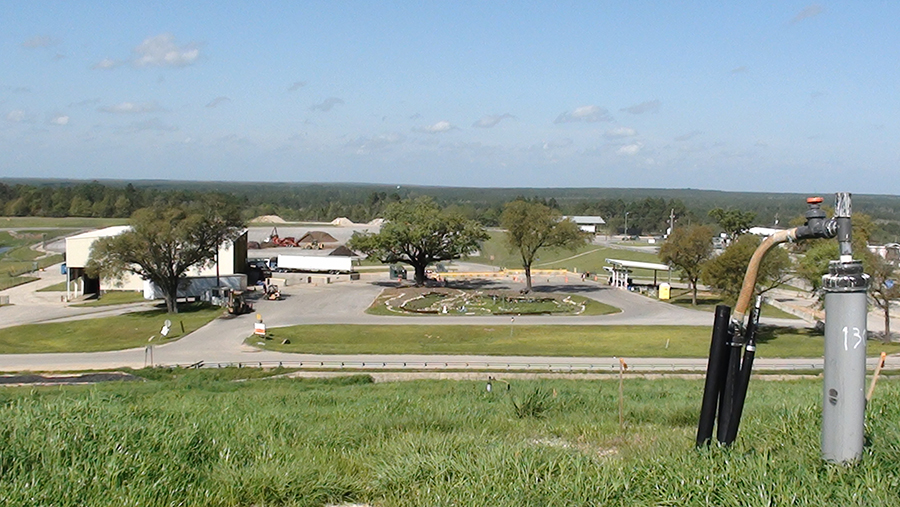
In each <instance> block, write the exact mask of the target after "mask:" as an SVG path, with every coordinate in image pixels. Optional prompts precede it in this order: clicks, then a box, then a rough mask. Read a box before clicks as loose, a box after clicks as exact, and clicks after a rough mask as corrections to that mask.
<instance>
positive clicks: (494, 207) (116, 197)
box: [0, 179, 900, 243]
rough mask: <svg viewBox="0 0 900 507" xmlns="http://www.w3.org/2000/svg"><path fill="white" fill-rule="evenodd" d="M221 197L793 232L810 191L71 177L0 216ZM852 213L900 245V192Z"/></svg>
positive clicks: (306, 215)
mask: <svg viewBox="0 0 900 507" xmlns="http://www.w3.org/2000/svg"><path fill="white" fill-rule="evenodd" d="M210 193H216V194H222V195H226V196H228V197H229V199H230V200H232V201H233V202H234V203H235V205H237V206H238V207H239V208H240V209H241V212H242V214H243V216H244V217H245V218H247V219H250V218H253V217H256V216H260V215H278V216H280V217H282V218H284V219H285V220H288V221H331V220H333V219H335V218H337V217H347V218H349V219H350V220H352V221H354V222H368V221H369V220H372V219H373V218H377V217H379V216H380V215H381V214H382V212H383V210H384V208H385V206H387V205H388V204H389V203H391V202H392V201H397V200H400V199H405V198H409V197H418V196H423V195H427V196H431V197H432V198H433V199H434V200H435V201H436V202H438V203H439V204H440V205H441V206H443V207H445V208H448V209H452V210H454V211H457V212H460V213H462V214H463V215H465V216H466V217H468V218H471V219H475V220H478V221H479V222H481V223H482V224H484V225H485V226H488V227H493V226H497V225H498V223H499V218H500V212H501V211H502V209H503V205H504V204H505V203H506V202H509V201H511V200H514V199H530V200H538V201H540V202H543V203H545V204H547V205H548V206H551V207H553V208H556V209H558V210H559V211H560V212H561V213H563V214H566V215H599V216H601V217H603V219H604V220H606V221H607V224H608V229H609V231H610V233H618V234H621V233H623V232H625V231H624V225H625V214H626V212H627V213H628V233H629V234H659V233H662V232H664V231H665V230H666V228H667V227H668V222H669V217H670V215H672V214H673V213H674V216H675V220H676V222H675V223H676V225H679V224H688V223H707V224H713V220H712V219H711V218H709V216H708V213H709V211H710V210H712V209H714V208H722V209H729V208H732V209H739V210H742V211H749V212H753V213H755V214H756V220H755V224H756V225H761V226H772V225H775V224H776V222H777V223H778V224H779V225H782V226H787V225H788V224H789V223H790V222H792V221H796V220H797V219H798V218H799V217H801V216H802V215H803V212H804V211H805V209H806V204H805V202H806V197H807V196H808V195H822V196H823V197H825V202H826V204H828V203H829V202H830V201H831V200H832V193H829V192H820V193H816V192H811V193H810V194H779V193H757V192H722V191H712V190H694V189H636V188H628V189H618V188H465V187H427V186H408V185H402V186H395V185H376V184H354V183H236V182H182V181H153V180H139V181H132V182H129V181H116V180H104V181H103V182H98V181H91V182H85V181H72V180H37V179H5V180H2V181H0V213H2V214H4V215H6V216H48V217H64V216H76V217H105V218H117V217H118V218H126V217H129V216H131V213H132V212H133V211H134V210H136V209H139V208H142V207H145V206H148V205H151V204H153V203H155V202H186V201H188V202H189V201H193V200H196V199H199V198H201V197H202V196H203V195H204V194H210ZM853 208H854V212H862V213H866V214H868V215H870V216H871V217H872V218H873V219H874V221H875V225H876V231H874V235H873V237H872V240H873V241H875V242H879V243H884V242H892V241H893V242H896V241H898V240H900V196H888V195H863V194H856V195H854V196H853Z"/></svg>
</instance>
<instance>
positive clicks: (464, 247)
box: [348, 197, 488, 285]
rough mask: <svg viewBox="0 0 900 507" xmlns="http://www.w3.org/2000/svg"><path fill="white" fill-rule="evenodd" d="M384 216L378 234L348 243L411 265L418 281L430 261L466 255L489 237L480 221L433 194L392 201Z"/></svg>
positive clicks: (380, 257)
mask: <svg viewBox="0 0 900 507" xmlns="http://www.w3.org/2000/svg"><path fill="white" fill-rule="evenodd" d="M384 220H385V222H384V225H382V226H381V231H380V232H379V233H378V234H357V235H355V236H353V238H351V239H350V242H349V243H348V246H349V247H350V248H352V249H354V250H359V251H361V252H363V253H365V254H367V255H369V256H372V257H375V258H377V259H378V260H380V261H381V262H383V263H386V264H391V263H395V262H405V263H407V264H409V265H411V266H412V267H413V268H414V269H415V273H416V274H415V281H416V285H422V284H424V283H425V268H426V267H428V265H429V264H432V263H434V262H439V261H448V260H452V259H459V258H460V257H464V256H466V255H468V254H469V253H471V252H473V251H474V250H476V249H477V248H478V246H479V245H480V244H481V242H482V241H485V240H487V239H488V235H487V232H486V231H485V230H484V228H483V227H482V226H481V225H479V224H478V223H477V222H475V221H473V220H468V219H466V218H465V217H463V216H462V215H460V214H458V213H452V212H445V211H442V210H441V208H440V207H439V206H438V205H437V204H436V203H435V202H434V201H433V200H432V199H431V198H430V197H420V198H418V199H406V200H403V201H399V202H395V203H392V204H390V205H388V207H387V208H386V209H385V213H384Z"/></svg>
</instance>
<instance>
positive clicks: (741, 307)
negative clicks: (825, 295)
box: [732, 192, 851, 330]
mask: <svg viewBox="0 0 900 507" xmlns="http://www.w3.org/2000/svg"><path fill="white" fill-rule="evenodd" d="M823 201H824V199H823V198H821V197H809V198H807V199H806V204H807V206H809V208H808V209H807V210H806V224H804V225H801V226H800V227H794V228H793V229H786V230H783V231H778V232H776V233H775V234H773V235H771V236H769V237H768V238H766V239H765V240H764V241H763V242H762V244H760V245H759V247H757V249H756V251H755V252H753V257H751V258H750V263H749V264H748V265H747V272H746V273H745V274H744V284H743V285H742V286H741V293H740V295H739V296H738V300H737V304H735V306H734V314H732V322H734V324H735V326H737V328H738V329H740V330H743V329H744V315H745V314H746V313H747V309H748V308H749V306H750V299H751V298H752V297H753V291H754V289H755V288H756V277H757V275H758V274H759V266H760V264H762V260H763V258H764V257H765V255H766V254H767V253H768V252H769V250H770V249H771V248H772V247H773V246H775V245H778V244H780V243H784V242H787V241H798V240H803V239H813V238H833V237H835V236H837V237H838V241H839V242H840V245H841V259H844V258H845V257H844V256H845V255H846V259H849V258H850V253H851V252H850V212H851V208H850V193H849V192H838V193H836V194H835V206H834V210H835V212H834V217H833V218H832V219H831V220H826V215H825V210H823V209H822V206H821V205H822V202H823ZM845 252H846V253H845Z"/></svg>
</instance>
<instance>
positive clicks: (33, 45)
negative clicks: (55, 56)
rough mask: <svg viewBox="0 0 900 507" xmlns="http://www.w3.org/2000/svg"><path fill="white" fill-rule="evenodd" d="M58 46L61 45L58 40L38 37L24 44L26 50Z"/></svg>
mask: <svg viewBox="0 0 900 507" xmlns="http://www.w3.org/2000/svg"><path fill="white" fill-rule="evenodd" d="M57 44H59V41H58V40H57V39H54V38H53V37H48V36H46V35H38V36H36V37H32V38H30V39H28V40H26V41H25V42H23V43H22V47H23V48H26V49H38V48H49V47H50V46H55V45H57Z"/></svg>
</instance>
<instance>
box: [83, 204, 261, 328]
mask: <svg viewBox="0 0 900 507" xmlns="http://www.w3.org/2000/svg"><path fill="white" fill-rule="evenodd" d="M130 222H131V230H130V231H126V232H124V233H122V234H120V235H118V236H113V237H109V238H103V239H100V240H97V241H96V242H95V243H94V245H93V248H92V249H91V258H90V261H89V262H88V266H87V271H88V273H89V274H91V275H92V276H101V277H104V278H112V279H115V278H120V277H121V275H122V274H123V273H126V272H131V273H134V274H135V275H137V276H139V277H141V278H143V279H145V280H149V281H151V282H152V283H154V284H156V285H157V286H158V287H159V288H160V289H161V290H162V291H163V294H164V297H165V301H166V308H167V310H168V311H169V313H178V306H177V304H176V299H177V297H178V289H179V288H182V287H184V286H185V285H186V283H187V271H188V270H189V269H190V268H192V267H194V266H203V265H206V264H209V263H211V262H212V261H213V260H214V259H215V257H216V254H217V252H218V249H219V245H221V244H222V243H223V242H225V241H231V240H234V239H235V238H236V237H237V236H238V235H239V234H240V231H241V230H242V229H243V224H242V223H241V221H240V219H239V217H238V215H237V213H236V212H235V210H234V208H232V207H229V206H227V205H224V204H223V203H222V202H221V201H219V200H215V199H213V200H209V201H208V202H204V203H203V205H199V204H198V205H180V206H163V205H158V206H153V207H150V208H143V209H139V210H137V211H135V212H134V214H133V215H132V216H131V220H130Z"/></svg>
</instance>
